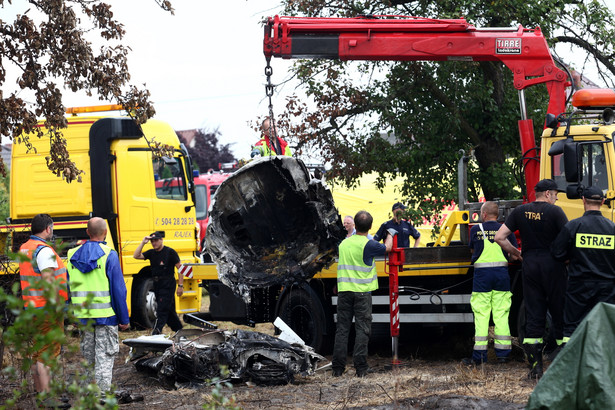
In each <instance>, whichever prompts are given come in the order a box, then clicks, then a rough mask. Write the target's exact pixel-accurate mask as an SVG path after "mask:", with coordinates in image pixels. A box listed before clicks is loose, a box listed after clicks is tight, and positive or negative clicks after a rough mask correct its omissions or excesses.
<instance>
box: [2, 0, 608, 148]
mask: <svg viewBox="0 0 615 410" xmlns="http://www.w3.org/2000/svg"><path fill="white" fill-rule="evenodd" d="M171 2H172V4H173V7H174V8H175V15H174V16H173V15H171V14H170V13H168V12H164V11H163V10H162V9H160V8H158V7H157V5H156V3H155V2H154V0H107V3H109V4H111V5H112V10H113V12H114V14H115V17H116V18H117V20H119V21H120V22H122V23H123V24H124V26H125V29H126V36H125V39H124V41H123V44H125V45H127V46H129V47H130V48H131V49H132V52H131V53H130V55H129V60H128V64H129V69H130V72H131V75H132V82H133V83H134V84H143V83H145V84H146V86H147V88H148V89H149V90H150V92H151V99H152V101H153V102H154V106H155V108H156V112H157V114H156V118H158V119H160V120H164V121H166V122H168V123H170V124H171V126H172V127H173V128H174V129H175V130H177V131H180V130H186V129H193V128H205V129H207V130H215V129H219V131H220V133H221V138H220V140H221V142H222V143H225V144H226V143H231V144H232V150H233V152H234V154H235V156H236V157H238V158H246V157H248V156H249V153H250V146H251V144H253V143H254V142H256V140H257V139H258V133H256V132H255V131H253V130H252V129H251V128H250V127H248V125H247V123H248V121H250V120H255V118H256V117H257V116H259V115H260V116H262V115H265V114H266V113H267V111H268V100H267V99H266V98H265V89H264V84H265V76H264V73H263V70H264V67H265V58H264V56H263V52H262V41H263V29H262V24H261V21H262V18H263V17H265V16H273V15H275V14H280V13H281V7H280V5H279V4H280V3H279V1H278V0H223V1H212V0H171ZM609 5H610V6H611V7H612V6H613V5H612V4H609ZM28 8H30V6H29V5H28V4H27V3H26V2H25V1H24V0H13V5H12V6H9V5H6V4H5V6H4V8H2V9H0V13H2V14H0V18H1V19H3V20H4V19H6V20H7V21H12V20H14V15H15V13H16V12H22V13H23V12H24V11H25V10H26V9H28ZM3 14H6V16H3ZM565 54H567V53H566V52H565V51H564V52H562V57H563V58H567V56H566V55H565ZM290 64H291V62H290V61H288V60H282V59H273V60H272V63H271V65H272V68H273V73H274V74H273V82H274V83H276V84H277V83H280V82H282V81H283V80H285V79H286V78H287V77H288V67H289V66H290ZM278 91H279V92H280V94H277V95H275V96H274V101H273V102H274V109H275V113H276V114H279V113H281V112H282V110H283V108H284V105H285V99H284V96H285V95H287V94H290V93H292V92H293V91H294V90H293V86H292V85H286V86H284V87H279V90H278ZM64 97H65V98H64V104H65V106H67V107H71V106H80V105H94V104H102V103H103V102H100V101H98V100H95V99H91V98H88V97H87V96H85V95H83V94H72V93H70V92H68V91H67V92H65V94H64Z"/></svg>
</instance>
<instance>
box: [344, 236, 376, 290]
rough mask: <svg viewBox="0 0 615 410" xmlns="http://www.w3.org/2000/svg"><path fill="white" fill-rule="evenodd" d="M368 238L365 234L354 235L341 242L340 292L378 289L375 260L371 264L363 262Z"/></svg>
mask: <svg viewBox="0 0 615 410" xmlns="http://www.w3.org/2000/svg"><path fill="white" fill-rule="evenodd" d="M368 240H369V239H367V238H366V237H365V236H362V235H353V236H351V237H350V238H346V239H344V240H343V241H342V243H341V244H340V247H339V262H338V265H337V290H338V292H371V291H372V290H376V289H378V274H377V272H376V264H375V262H372V265H371V266H368V265H366V264H365V262H363V250H364V249H365V245H366V244H367V241H368Z"/></svg>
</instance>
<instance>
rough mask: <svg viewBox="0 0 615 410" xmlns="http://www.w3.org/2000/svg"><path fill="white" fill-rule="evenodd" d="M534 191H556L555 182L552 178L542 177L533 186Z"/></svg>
mask: <svg viewBox="0 0 615 410" xmlns="http://www.w3.org/2000/svg"><path fill="white" fill-rule="evenodd" d="M534 191H536V192H545V191H557V184H556V183H555V181H554V180H552V179H543V180H541V181H538V183H537V184H536V186H535V187H534Z"/></svg>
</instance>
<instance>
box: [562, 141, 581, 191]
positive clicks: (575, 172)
mask: <svg viewBox="0 0 615 410" xmlns="http://www.w3.org/2000/svg"><path fill="white" fill-rule="evenodd" d="M579 154H580V152H579V144H577V143H574V142H569V143H566V144H564V172H565V174H566V182H577V183H578V182H579V175H580V173H579V168H580V166H581V164H580V162H581V161H580V155H579Z"/></svg>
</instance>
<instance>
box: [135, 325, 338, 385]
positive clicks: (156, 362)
mask: <svg viewBox="0 0 615 410" xmlns="http://www.w3.org/2000/svg"><path fill="white" fill-rule="evenodd" d="M123 343H124V344H126V345H128V346H130V347H131V358H133V360H136V361H135V367H136V368H137V370H138V371H140V372H146V373H151V374H155V375H156V376H157V377H158V380H159V381H160V382H161V384H162V385H163V386H164V387H165V388H168V389H174V388H179V387H199V386H203V385H206V384H209V383H210V381H211V380H212V379H214V378H220V377H221V376H222V375H221V371H220V368H221V366H225V367H226V368H227V369H228V377H229V378H230V381H233V382H241V381H244V382H247V381H251V382H253V383H255V384H258V385H281V384H288V383H290V382H292V381H293V379H294V376H295V375H296V374H301V375H303V376H308V375H312V374H314V371H315V370H316V367H317V364H318V362H320V361H324V360H326V359H325V358H324V357H322V356H320V355H319V354H317V353H315V352H314V350H313V349H312V348H311V347H309V346H305V345H301V344H290V343H287V342H285V341H284V340H281V339H278V338H276V337H273V336H269V335H267V334H264V333H259V332H251V331H244V330H240V329H237V330H233V331H220V330H213V331H212V330H202V329H182V330H180V331H179V332H177V333H176V334H175V336H174V337H173V339H167V338H165V337H163V336H161V335H158V336H141V337H140V338H137V339H127V340H124V342H123ZM161 352H162V354H160V353H161Z"/></svg>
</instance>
